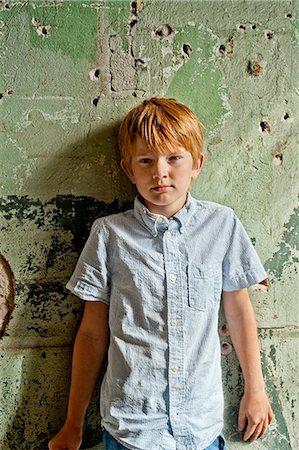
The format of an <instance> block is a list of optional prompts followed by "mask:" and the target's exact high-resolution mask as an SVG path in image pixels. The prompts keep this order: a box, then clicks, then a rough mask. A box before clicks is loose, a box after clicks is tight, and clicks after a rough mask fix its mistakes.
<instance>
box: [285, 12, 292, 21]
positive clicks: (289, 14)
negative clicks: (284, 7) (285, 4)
mask: <svg viewBox="0 0 299 450" xmlns="http://www.w3.org/2000/svg"><path fill="white" fill-rule="evenodd" d="M286 18H287V19H289V20H292V19H293V14H292V13H291V12H289V13H287V14H286Z"/></svg>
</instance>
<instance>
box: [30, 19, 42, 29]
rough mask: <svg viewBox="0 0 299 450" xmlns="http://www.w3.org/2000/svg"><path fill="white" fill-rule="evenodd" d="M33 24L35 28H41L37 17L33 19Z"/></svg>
mask: <svg viewBox="0 0 299 450" xmlns="http://www.w3.org/2000/svg"><path fill="white" fill-rule="evenodd" d="M31 23H32V25H33V26H34V27H39V26H40V20H39V19H37V18H36V17H32V20H31Z"/></svg>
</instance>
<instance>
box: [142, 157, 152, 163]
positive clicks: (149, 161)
mask: <svg viewBox="0 0 299 450" xmlns="http://www.w3.org/2000/svg"><path fill="white" fill-rule="evenodd" d="M139 162H140V163H141V164H150V163H151V162H152V160H151V159H150V158H141V159H140V160H139Z"/></svg>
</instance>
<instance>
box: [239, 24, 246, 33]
mask: <svg viewBox="0 0 299 450" xmlns="http://www.w3.org/2000/svg"><path fill="white" fill-rule="evenodd" d="M237 30H238V31H242V32H244V31H245V30H246V26H245V25H243V24H242V23H238V24H237Z"/></svg>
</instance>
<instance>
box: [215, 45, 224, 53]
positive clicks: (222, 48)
mask: <svg viewBox="0 0 299 450" xmlns="http://www.w3.org/2000/svg"><path fill="white" fill-rule="evenodd" d="M225 50H226V48H225V45H224V44H221V45H219V47H217V49H216V54H217V55H218V56H219V55H220V56H222V55H224V54H225Z"/></svg>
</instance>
